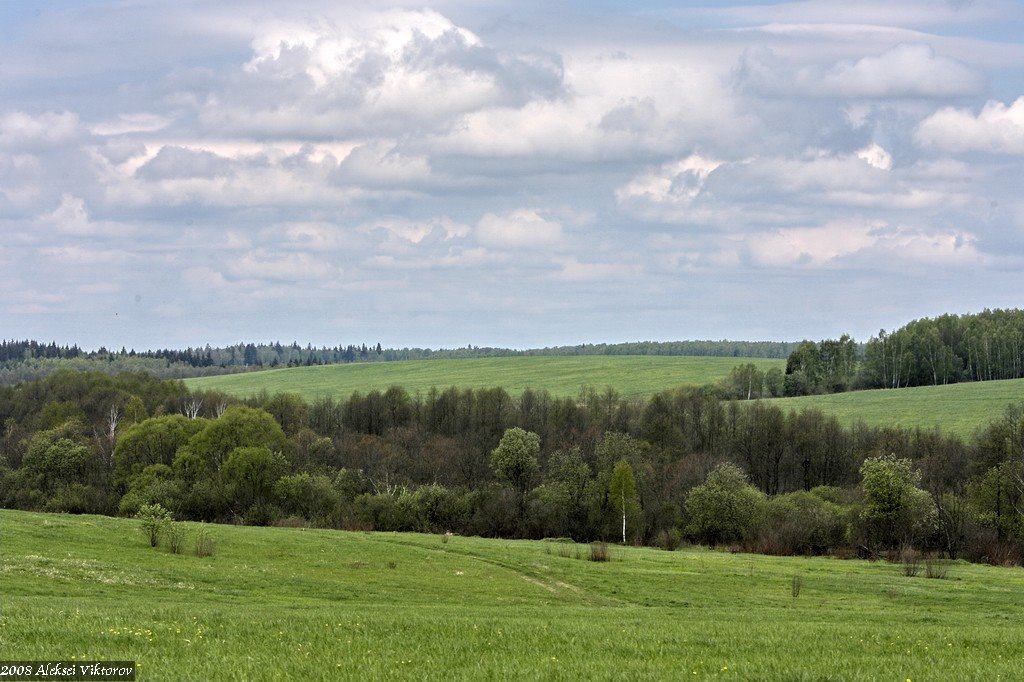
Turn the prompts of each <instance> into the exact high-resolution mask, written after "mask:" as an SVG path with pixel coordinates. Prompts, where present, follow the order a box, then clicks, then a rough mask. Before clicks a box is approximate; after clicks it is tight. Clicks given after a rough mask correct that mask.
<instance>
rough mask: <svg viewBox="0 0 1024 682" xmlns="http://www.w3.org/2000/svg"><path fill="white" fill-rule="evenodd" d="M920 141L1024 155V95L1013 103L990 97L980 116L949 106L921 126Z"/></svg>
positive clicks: (958, 149)
mask: <svg viewBox="0 0 1024 682" xmlns="http://www.w3.org/2000/svg"><path fill="white" fill-rule="evenodd" d="M915 138H916V139H917V141H918V143H919V144H922V145H924V146H927V147H936V148H938V149H943V150H946V151H951V152H965V151H972V150H976V151H986V152H995V153H998V154H1024V97H1018V98H1017V100H1016V101H1015V102H1014V103H1013V104H1011V105H1010V106H1006V105H1005V104H1003V103H1002V102H998V101H992V100H989V101H988V102H987V103H986V104H985V106H984V107H982V108H981V111H979V112H978V114H977V115H974V114H973V113H971V111H970V110H968V109H956V108H953V107H946V108H944V109H940V110H939V111H937V112H935V113H934V114H932V115H931V116H929V117H928V118H926V119H925V120H924V121H922V122H921V124H920V125H919V126H918V127H917V130H916V131H915Z"/></svg>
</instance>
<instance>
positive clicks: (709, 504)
mask: <svg viewBox="0 0 1024 682" xmlns="http://www.w3.org/2000/svg"><path fill="white" fill-rule="evenodd" d="M764 503H765V495H764V493H762V492H761V491H760V490H758V489H757V488H755V487H753V486H752V485H750V484H749V483H748V482H747V476H746V474H744V473H743V471H742V470H741V469H740V468H739V467H737V466H735V465H734V464H722V465H720V466H719V467H717V468H715V469H714V470H713V471H712V472H711V473H709V474H708V476H707V479H705V481H704V483H702V484H701V485H699V486H697V487H695V488H694V489H693V490H691V491H690V494H689V496H687V498H686V514H687V518H688V521H689V522H688V524H687V528H686V530H687V533H688V534H689V535H691V536H692V537H694V538H695V539H696V540H698V541H700V542H706V543H708V544H711V545H716V544H720V543H728V542H741V541H744V540H749V539H751V538H752V537H753V536H754V533H755V532H756V531H757V529H758V526H759V524H760V523H761V518H762V515H763V513H764Z"/></svg>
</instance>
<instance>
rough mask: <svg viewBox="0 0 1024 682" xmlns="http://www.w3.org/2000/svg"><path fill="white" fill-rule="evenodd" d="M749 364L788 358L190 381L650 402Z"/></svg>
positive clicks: (333, 371)
mask: <svg viewBox="0 0 1024 682" xmlns="http://www.w3.org/2000/svg"><path fill="white" fill-rule="evenodd" d="M747 362H752V363H754V364H755V365H756V366H758V367H759V368H760V369H762V370H767V369H769V368H771V367H778V368H780V369H785V366H786V361H785V360H768V359H761V358H718V357H690V356H657V355H621V356H606V355H595V356H565V357H548V356H538V357H505V358H479V359H478V358H467V359H458V360H412V361H406V362H377V363H363V364H349V365H325V366H313V367H294V368H288V369H275V370H266V371H262V372H248V373H245V374H228V375H222V376H213V377H201V378H195V379H186V380H185V383H186V384H187V385H188V386H189V388H192V389H217V390H221V391H224V392H226V393H229V394H231V395H235V396H239V397H245V396H249V395H253V394H255V393H258V392H259V391H260V390H262V389H266V390H267V391H269V392H270V393H277V392H291V393H297V394H299V395H301V396H302V397H303V398H306V399H307V400H312V399H315V398H318V397H320V396H325V395H329V396H333V397H335V398H347V397H348V396H350V395H351V394H352V392H353V391H361V392H364V393H365V392H367V391H370V390H373V389H379V390H384V389H387V388H388V387H389V386H395V385H398V386H403V387H405V389H406V390H408V391H409V392H410V393H415V392H416V391H421V392H426V391H428V390H429V389H430V388H431V387H433V386H436V387H438V388H446V387H448V386H458V387H460V388H490V387H494V386H502V387H504V388H505V389H506V390H507V391H508V392H509V393H511V394H513V395H518V394H519V393H522V391H523V389H525V388H533V389H546V390H547V391H549V392H550V393H551V394H552V395H554V396H575V395H578V394H579V392H580V388H582V387H583V386H593V387H594V388H596V389H597V390H603V389H604V388H605V387H607V386H611V387H613V388H614V389H615V390H617V391H618V392H619V393H620V395H622V396H623V397H626V398H640V397H647V396H650V395H653V394H655V393H658V392H659V391H664V390H666V389H670V388H676V387H678V386H682V385H702V384H706V383H714V382H716V381H718V380H720V379H722V378H724V377H726V376H728V374H729V371H730V370H731V369H732V368H733V367H735V366H736V365H739V364H743V363H747Z"/></svg>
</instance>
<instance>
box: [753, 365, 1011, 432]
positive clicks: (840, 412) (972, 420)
mask: <svg viewBox="0 0 1024 682" xmlns="http://www.w3.org/2000/svg"><path fill="white" fill-rule="evenodd" d="M1021 401H1024V379H1010V380H1006V381H984V382H975V383H965V384H950V385H947V386H921V387H917V388H898V389H893V390H876V391H852V392H850V393H834V394H831V395H816V396H801V397H799V398H778V399H775V400H773V401H772V402H774V403H776V404H778V405H779V406H780V407H783V408H785V409H789V408H794V409H798V410H799V409H803V408H806V407H818V408H820V409H821V410H823V411H824V412H826V413H828V414H834V415H835V416H836V417H837V418H839V420H840V421H841V422H843V423H845V424H853V423H855V422H857V421H858V420H862V421H864V422H865V423H867V424H871V425H875V426H904V427H908V428H914V427H922V428H929V429H930V428H934V427H939V428H941V429H943V430H945V431H950V432H953V433H958V434H960V435H962V436H969V435H970V434H971V433H973V432H974V430H975V429H977V428H978V427H980V426H984V425H985V424H987V423H989V422H990V421H992V420H993V419H996V418H998V417H1000V416H1001V415H1002V414H1003V412H1004V411H1005V410H1006V407H1007V405H1009V404H1010V403H1018V402H1021Z"/></svg>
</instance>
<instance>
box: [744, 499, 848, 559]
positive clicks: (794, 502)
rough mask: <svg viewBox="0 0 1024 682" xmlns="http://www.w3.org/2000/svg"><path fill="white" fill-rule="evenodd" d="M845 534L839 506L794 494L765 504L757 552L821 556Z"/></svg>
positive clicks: (841, 540) (840, 541)
mask: <svg viewBox="0 0 1024 682" xmlns="http://www.w3.org/2000/svg"><path fill="white" fill-rule="evenodd" d="M845 535H846V519H845V515H844V511H843V509H842V508H841V507H840V506H838V505H836V504H834V503H832V502H828V501H826V500H824V499H822V498H821V497H820V496H818V495H815V494H813V493H809V492H795V493H790V494H788V495H780V496H778V497H774V498H772V499H771V500H768V502H767V503H766V505H765V523H764V524H763V526H762V528H761V532H760V535H759V543H758V545H759V547H758V549H760V551H762V552H764V553H765V554H821V553H824V552H826V551H828V550H829V549H832V548H835V547H838V546H840V545H841V544H842V543H843V540H844V537H845Z"/></svg>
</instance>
